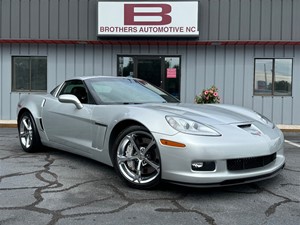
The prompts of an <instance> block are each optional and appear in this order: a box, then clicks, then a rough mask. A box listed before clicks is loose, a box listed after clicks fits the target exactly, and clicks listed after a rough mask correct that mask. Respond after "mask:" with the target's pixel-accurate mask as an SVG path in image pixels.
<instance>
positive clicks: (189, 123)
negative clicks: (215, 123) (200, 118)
mask: <svg viewBox="0 0 300 225" xmlns="http://www.w3.org/2000/svg"><path fill="white" fill-rule="evenodd" d="M166 120H167V121H168V123H169V125H170V126H171V127H173V128H174V129H175V130H177V131H179V132H182V133H185V134H194V135H203V136H221V134H219V133H218V132H217V131H215V130H214V129H212V128H210V127H208V126H207V125H204V124H202V123H198V122H196V121H193V120H189V119H185V118H182V117H175V116H166Z"/></svg>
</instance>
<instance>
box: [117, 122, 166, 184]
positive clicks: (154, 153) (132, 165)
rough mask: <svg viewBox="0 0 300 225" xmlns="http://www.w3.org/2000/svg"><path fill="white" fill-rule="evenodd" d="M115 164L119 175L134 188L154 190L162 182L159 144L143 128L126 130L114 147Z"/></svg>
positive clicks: (133, 127)
mask: <svg viewBox="0 0 300 225" xmlns="http://www.w3.org/2000/svg"><path fill="white" fill-rule="evenodd" d="M113 164H114V168H115V169H116V171H117V173H118V175H119V176H120V177H121V178H122V179H123V180H124V181H125V183H126V184H127V185H128V186H130V187H133V188H138V189H150V188H154V187H155V186H157V185H158V184H159V183H160V180H161V160H160V154H159V149H158V146H157V143H156V141H155V139H154V137H153V136H152V134H151V133H150V132H149V131H148V130H147V129H146V128H145V127H143V126H139V125H134V126H131V127H128V128H126V129H124V130H123V131H122V132H121V133H120V134H119V136H118V137H117V139H116V142H115V144H114V146H113Z"/></svg>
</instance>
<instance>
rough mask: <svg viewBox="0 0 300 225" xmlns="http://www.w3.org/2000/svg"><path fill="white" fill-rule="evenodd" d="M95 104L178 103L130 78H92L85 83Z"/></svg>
mask: <svg viewBox="0 0 300 225" xmlns="http://www.w3.org/2000/svg"><path fill="white" fill-rule="evenodd" d="M85 82H86V84H87V86H88V87H89V90H90V91H91V93H92V95H93V96H94V97H95V98H96V99H97V102H100V103H106V104H141V103H164V102H179V100H178V99H176V98H175V97H173V96H172V95H170V94H168V93H166V92H164V91H162V90H160V89H158V88H156V87H154V86H153V85H151V84H149V83H147V82H145V81H143V80H138V79H132V78H92V79H88V80H86V81H85Z"/></svg>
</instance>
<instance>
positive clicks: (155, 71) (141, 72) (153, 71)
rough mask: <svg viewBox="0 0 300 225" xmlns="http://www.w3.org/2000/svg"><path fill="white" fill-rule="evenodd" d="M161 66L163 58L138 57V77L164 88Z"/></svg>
mask: <svg viewBox="0 0 300 225" xmlns="http://www.w3.org/2000/svg"><path fill="white" fill-rule="evenodd" d="M161 67H162V63H161V58H137V77H138V78H140V79H142V80H145V81H148V82H149V83H151V84H154V85H155V86H157V87H160V88H164V87H163V85H162V84H163V81H162V75H161V74H162V71H161Z"/></svg>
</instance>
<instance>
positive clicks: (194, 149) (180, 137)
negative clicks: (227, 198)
mask: <svg viewBox="0 0 300 225" xmlns="http://www.w3.org/2000/svg"><path fill="white" fill-rule="evenodd" d="M222 134H223V135H222V136H221V137H204V136H195V135H186V134H182V133H177V134H176V135H174V136H165V135H162V134H154V136H155V138H156V140H157V142H158V143H159V140H160V139H169V140H172V141H177V142H178V141H179V142H182V143H184V144H185V145H186V147H185V148H175V147H169V146H164V145H159V149H160V155H161V171H162V174H161V176H162V179H163V180H167V181H170V182H174V183H179V184H183V185H187V186H223V185H233V184H240V183H247V182H253V181H258V180H263V179H267V178H271V177H273V176H275V175H277V174H278V173H279V172H280V170H281V169H282V168H283V167H284V164H285V157H284V149H283V143H284V137H283V134H282V132H281V131H280V130H279V129H277V128H275V129H270V130H269V131H268V132H266V131H265V132H264V133H263V134H262V135H261V136H257V135H251V134H249V133H243V132H240V131H239V132H237V133H234V131H233V132H232V130H231V133H226V132H223V133H222ZM226 134H227V135H226ZM274 153H276V158H275V159H274V160H272V162H270V163H268V164H267V165H264V166H260V167H257V168H251V169H243V170H237V171H232V170H228V168H227V160H229V159H240V158H252V157H260V156H268V155H271V154H274ZM195 161H198V162H201V161H209V162H211V161H213V162H214V163H215V169H214V170H213V171H195V170H193V169H192V166H191V165H192V163H193V162H195Z"/></svg>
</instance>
